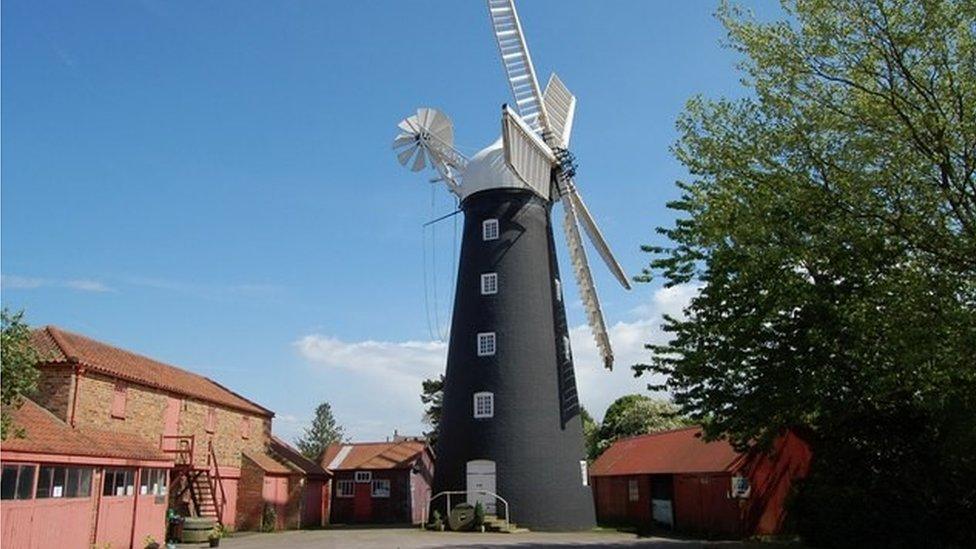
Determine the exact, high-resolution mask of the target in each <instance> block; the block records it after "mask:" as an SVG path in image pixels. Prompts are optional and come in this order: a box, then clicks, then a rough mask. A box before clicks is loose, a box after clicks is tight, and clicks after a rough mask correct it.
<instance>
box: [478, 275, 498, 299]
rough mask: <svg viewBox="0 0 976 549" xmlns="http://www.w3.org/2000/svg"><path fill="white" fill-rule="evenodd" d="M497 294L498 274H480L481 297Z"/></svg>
mask: <svg viewBox="0 0 976 549" xmlns="http://www.w3.org/2000/svg"><path fill="white" fill-rule="evenodd" d="M497 293H498V273H496V272H491V273H481V295H495V294H497Z"/></svg>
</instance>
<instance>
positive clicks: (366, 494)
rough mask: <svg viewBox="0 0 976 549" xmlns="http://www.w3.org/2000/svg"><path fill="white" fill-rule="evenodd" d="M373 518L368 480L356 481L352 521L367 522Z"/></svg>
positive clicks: (371, 497)
mask: <svg viewBox="0 0 976 549" xmlns="http://www.w3.org/2000/svg"><path fill="white" fill-rule="evenodd" d="M372 518H373V494H372V493H371V492H370V483H369V482H357V483H356V492H355V495H354V499H353V512H352V519H353V522H369V521H370V520H371V519H372Z"/></svg>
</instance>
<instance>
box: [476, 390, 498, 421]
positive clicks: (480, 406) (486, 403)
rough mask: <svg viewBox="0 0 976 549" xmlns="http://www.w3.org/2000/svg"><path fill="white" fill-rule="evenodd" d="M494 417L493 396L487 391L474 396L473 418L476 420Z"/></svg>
mask: <svg viewBox="0 0 976 549" xmlns="http://www.w3.org/2000/svg"><path fill="white" fill-rule="evenodd" d="M494 416H495V394H494V393H489V392H487V391H482V392H480V393H475V394H474V417H475V418H476V419H479V418H486V417H494Z"/></svg>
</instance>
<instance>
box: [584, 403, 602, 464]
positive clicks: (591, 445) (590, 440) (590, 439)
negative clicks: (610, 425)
mask: <svg viewBox="0 0 976 549" xmlns="http://www.w3.org/2000/svg"><path fill="white" fill-rule="evenodd" d="M580 420H581V421H582V422H583V444H584V446H586V459H588V460H590V461H593V460H594V459H596V458H597V457H598V456H599V455H600V453H599V452H598V451H597V448H598V444H599V442H600V425H599V424H598V423H597V422H596V420H594V419H593V416H591V415H590V412H589V410H587V409H586V408H584V407H583V406H580Z"/></svg>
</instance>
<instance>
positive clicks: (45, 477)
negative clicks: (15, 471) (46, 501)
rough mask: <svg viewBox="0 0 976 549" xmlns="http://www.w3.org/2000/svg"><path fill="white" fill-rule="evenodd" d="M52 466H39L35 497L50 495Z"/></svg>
mask: <svg viewBox="0 0 976 549" xmlns="http://www.w3.org/2000/svg"><path fill="white" fill-rule="evenodd" d="M53 470H54V467H41V475H40V476H39V477H38V479H37V497H38V498H49V497H51V476H52V473H53Z"/></svg>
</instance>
